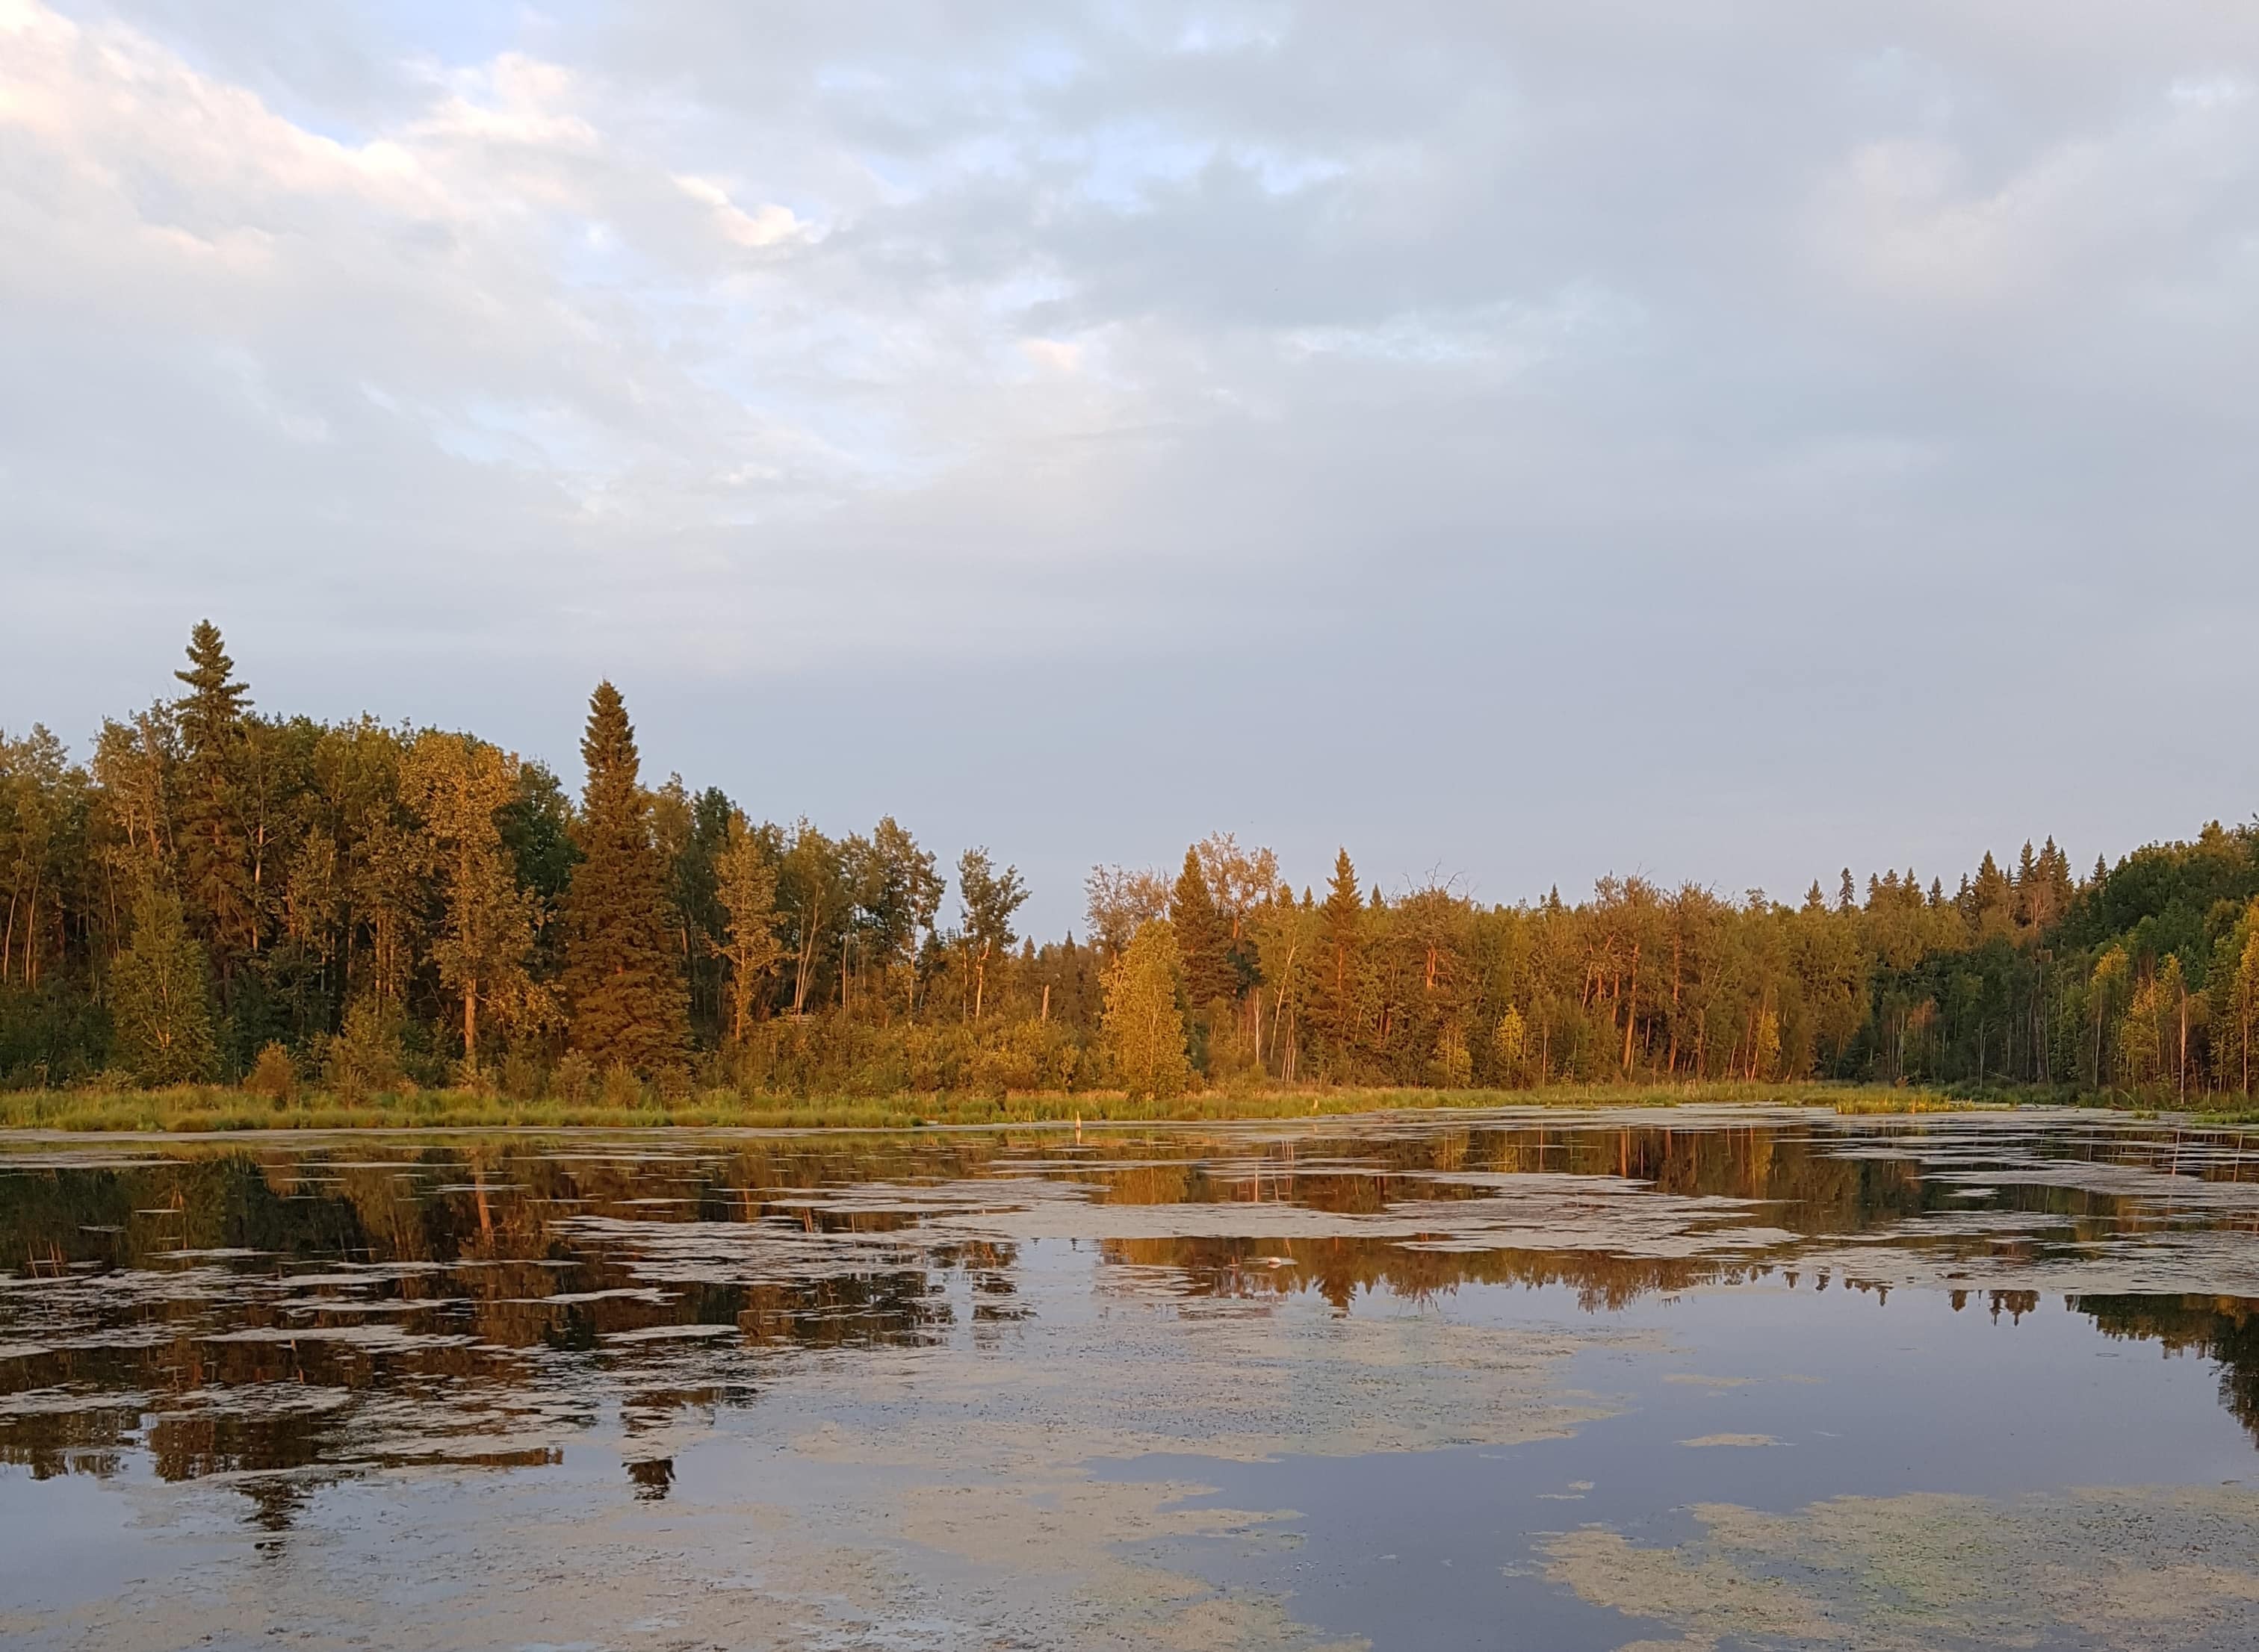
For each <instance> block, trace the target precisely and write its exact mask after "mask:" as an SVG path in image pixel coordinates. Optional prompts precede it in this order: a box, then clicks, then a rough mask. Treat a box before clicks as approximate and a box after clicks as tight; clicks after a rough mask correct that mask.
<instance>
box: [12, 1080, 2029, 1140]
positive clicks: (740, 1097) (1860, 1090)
mask: <svg viewBox="0 0 2259 1652" xmlns="http://www.w3.org/2000/svg"><path fill="white" fill-rule="evenodd" d="M1721 1105H1722V1106H1738V1107H1828V1108H1831V1109H1833V1110H1834V1111H1835V1112H1838V1113H1861V1114H1867V1113H1928V1112H1942V1111H1952V1110H1961V1109H1965V1108H1968V1107H1976V1106H1984V1105H1988V1104H1987V1103H1985V1102H1983V1101H1978V1100H1971V1099H1969V1098H1956V1097H1953V1096H1949V1095H1946V1094H1943V1093H1938V1092H1934V1091H1924V1090H1913V1089H1903V1088H1889V1087H1885V1086H1856V1085H1844V1084H1813V1083H1806V1084H1745V1083H1718V1084H1707V1085H1703V1084H1680V1085H1629V1084H1627V1085H1564V1086H1553V1087H1550V1088H1547V1089H1543V1090H1350V1089H1329V1090H1301V1091H1282V1090H1272V1089H1256V1090H1246V1091H1237V1092H1232V1091H1208V1092H1203V1093H1198V1094H1194V1095H1187V1096H1179V1097H1175V1098H1172V1099H1169V1100H1133V1099H1131V1098H1129V1097H1128V1096H1125V1095H1122V1094H1121V1093H1105V1092H1089V1093H1074V1094H1064V1093H1039V1094H1014V1095H1005V1096H980V1095H964V1094H942V1095H930V1094H917V1095H901V1096H893V1097H883V1098H879V1099H868V1098H846V1097H837V1098H829V1097H822V1096H809V1097H788V1096H773V1095H762V1094H753V1095H746V1094H741V1093H738V1092H736V1091H730V1090H713V1091H702V1092H695V1093H689V1094H686V1095H680V1096H671V1097H667V1096H660V1095H659V1094H656V1093H650V1092H645V1093H642V1094H641V1095H640V1096H638V1098H637V1099H635V1100H581V1101H574V1100H559V1099H554V1098H550V1099H543V1100H515V1099H512V1098H510V1097H506V1096H500V1095H496V1094H494V1093H489V1092H480V1091H473V1090H460V1089H453V1090H413V1089H411V1090H403V1091H397V1092H393V1093H386V1094H381V1095H374V1096H369V1097H367V1098H362V1099H348V1098H346V1097H343V1096H338V1095H334V1094H328V1093H304V1094H301V1095H298V1096H295V1097H288V1098H278V1099H271V1100H270V1099H268V1098H267V1097H263V1096H259V1095H253V1094H251V1093H247V1092H246V1091H243V1090H239V1089H233V1088H227V1087H222V1086H182V1087H179V1088H175V1089H167V1090H138V1091H104V1092H96V1091H74V1090H32V1091H18V1092H15V1093H6V1094H0V1128H4V1129H41V1130H74V1131H79V1130H119V1131H165V1132H173V1131H181V1132H189V1131H210V1130H276V1129H281V1130H338V1129H497V1128H531V1129H539V1128H550V1129H567V1128H576V1127H588V1126H610V1127H613V1128H617V1129H646V1128H654V1127H663V1126H705V1127H720V1128H736V1129H744V1128H759V1129H840V1128H845V1129H915V1128H920V1127H930V1126H944V1125H987V1124H1031V1123H1044V1122H1066V1121H1068V1120H1081V1121H1085V1122H1091V1123H1103V1122H1159V1121H1183V1122H1195V1121H1202V1120H1207V1121H1218V1122H1221V1121H1228V1120H1235V1119H1250V1120H1259V1119H1286V1118H1308V1117H1311V1116H1314V1115H1317V1116H1324V1115H1338V1114H1370V1113H1389V1112H1435V1111H1443V1110H1451V1109H1460V1110H1466V1109H1475V1108H1492V1107H1548V1108H1578V1107H1688V1106H1721ZM1990 1105H1999V1103H1997V1102H1995V1103H1991V1104H1990Z"/></svg>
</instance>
